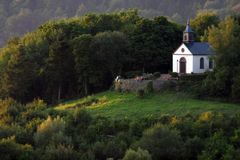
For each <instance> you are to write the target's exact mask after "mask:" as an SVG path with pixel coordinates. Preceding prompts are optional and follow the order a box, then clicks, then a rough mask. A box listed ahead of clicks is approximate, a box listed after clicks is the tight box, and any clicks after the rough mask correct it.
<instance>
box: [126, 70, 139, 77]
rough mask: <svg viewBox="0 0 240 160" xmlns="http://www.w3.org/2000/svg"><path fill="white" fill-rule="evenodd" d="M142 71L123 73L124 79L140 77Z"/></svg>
mask: <svg viewBox="0 0 240 160" xmlns="http://www.w3.org/2000/svg"><path fill="white" fill-rule="evenodd" d="M142 74H143V73H142V71H129V72H126V73H125V76H126V78H135V77H137V76H142Z"/></svg>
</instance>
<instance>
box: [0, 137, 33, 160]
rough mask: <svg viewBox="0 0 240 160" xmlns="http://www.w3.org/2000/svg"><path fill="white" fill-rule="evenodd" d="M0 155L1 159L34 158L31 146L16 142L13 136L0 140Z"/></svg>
mask: <svg viewBox="0 0 240 160" xmlns="http://www.w3.org/2000/svg"><path fill="white" fill-rule="evenodd" d="M0 157H1V159H3V160H12V159H29V160H31V159H32V160H33V159H35V158H34V151H33V149H32V146H31V145H27V144H26V145H21V144H18V143H16V141H15V137H9V138H6V139H1V140H0Z"/></svg>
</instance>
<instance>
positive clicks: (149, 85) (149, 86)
mask: <svg viewBox="0 0 240 160" xmlns="http://www.w3.org/2000/svg"><path fill="white" fill-rule="evenodd" d="M152 92H153V81H150V82H148V83H147V86H146V93H152Z"/></svg>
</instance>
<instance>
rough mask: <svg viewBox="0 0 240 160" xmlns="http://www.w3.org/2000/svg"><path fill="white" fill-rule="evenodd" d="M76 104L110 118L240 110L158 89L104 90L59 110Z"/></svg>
mask: <svg viewBox="0 0 240 160" xmlns="http://www.w3.org/2000/svg"><path fill="white" fill-rule="evenodd" d="M76 107H86V108H87V110H88V111H89V112H90V113H91V114H92V115H94V116H97V115H101V116H106V117H110V118H117V119H118V118H120V119H121V118H127V117H128V118H129V117H130V118H131V117H133V118H139V117H145V116H160V115H162V114H177V115H184V114H187V113H192V114H198V113H202V112H207V111H212V112H222V113H224V114H229V115H230V114H236V113H240V105H237V104H228V103H222V102H215V101H205V100H197V99H194V98H192V96H191V95H189V94H185V93H173V92H165V93H157V94H152V95H148V96H146V97H144V98H139V97H137V96H136V95H135V94H132V93H117V92H110V91H109V92H103V93H100V94H97V95H93V96H90V97H87V98H83V99H78V100H72V101H68V102H66V103H63V104H61V105H59V106H56V109H57V110H64V111H67V110H69V111H71V110H72V109H74V108H76Z"/></svg>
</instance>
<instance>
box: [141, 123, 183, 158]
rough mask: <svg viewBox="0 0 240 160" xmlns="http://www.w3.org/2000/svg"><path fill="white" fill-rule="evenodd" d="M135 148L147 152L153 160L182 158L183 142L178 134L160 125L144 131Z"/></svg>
mask: <svg viewBox="0 0 240 160" xmlns="http://www.w3.org/2000/svg"><path fill="white" fill-rule="evenodd" d="M137 146H139V147H141V148H143V149H146V150H148V151H149V152H150V153H151V155H152V158H153V160H158V159H168V160H177V159H181V158H182V151H183V141H182V138H181V136H180V134H179V132H178V131H177V130H170V129H169V128H168V127H166V126H163V125H161V124H156V125H154V126H153V127H151V128H150V129H148V130H146V131H145V132H144V135H143V137H142V138H141V139H140V141H139V142H138V143H137Z"/></svg>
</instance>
